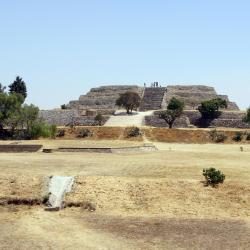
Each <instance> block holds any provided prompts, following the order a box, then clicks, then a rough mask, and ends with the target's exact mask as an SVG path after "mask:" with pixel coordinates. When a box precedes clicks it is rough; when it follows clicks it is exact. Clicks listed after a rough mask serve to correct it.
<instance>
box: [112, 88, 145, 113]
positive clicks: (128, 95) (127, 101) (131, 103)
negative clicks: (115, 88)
mask: <svg viewBox="0 0 250 250" xmlns="http://www.w3.org/2000/svg"><path fill="white" fill-rule="evenodd" d="M140 103H141V97H140V96H139V95H138V93H136V92H131V91H127V92H125V93H123V94H120V97H119V98H118V99H117V100H116V105H117V106H119V107H123V108H125V109H126V111H127V114H129V113H130V112H131V113H132V112H133V110H134V109H136V108H138V107H139V106H140Z"/></svg>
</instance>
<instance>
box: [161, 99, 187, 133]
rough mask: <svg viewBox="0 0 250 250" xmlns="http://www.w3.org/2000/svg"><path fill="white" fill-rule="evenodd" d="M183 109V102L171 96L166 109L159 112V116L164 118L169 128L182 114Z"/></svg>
mask: <svg viewBox="0 0 250 250" xmlns="http://www.w3.org/2000/svg"><path fill="white" fill-rule="evenodd" d="M183 109H184V102H182V101H180V100H178V99H177V98H175V97H173V98H172V99H171V100H170V102H169V104H168V106H167V110H165V111H162V112H160V114H159V118H160V119H163V120H165V122H166V123H167V124H168V127H169V128H170V129H171V128H172V127H173V124H174V122H175V120H176V119H177V118H179V117H180V116H181V115H182V112H183Z"/></svg>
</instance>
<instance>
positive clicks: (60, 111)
mask: <svg viewBox="0 0 250 250" xmlns="http://www.w3.org/2000/svg"><path fill="white" fill-rule="evenodd" d="M127 91H131V92H136V93H138V94H139V96H140V97H141V103H140V105H139V107H138V109H137V110H134V111H133V113H132V114H126V112H125V111H124V110H123V109H119V108H118V107H117V106H116V105H115V104H116V103H115V101H116V99H117V98H118V97H119V95H120V94H122V93H125V92H127ZM173 97H175V98H178V99H179V100H182V101H183V102H184V103H185V107H184V111H183V113H182V115H181V116H180V117H178V119H176V121H175V123H174V127H173V128H172V129H169V128H167V125H166V122H165V121H164V120H162V119H160V118H159V113H160V112H161V111H162V110H165V109H166V108H167V106H168V103H169V101H170V100H171V98H173ZM216 98H221V99H223V100H226V102H227V108H224V109H222V110H221V113H220V116H218V117H216V119H213V120H211V121H209V124H208V125H207V126H206V127H203V126H202V124H201V122H200V121H201V115H200V113H199V111H198V110H197V108H198V106H199V105H200V103H201V102H202V101H206V100H211V99H216ZM98 114H100V115H102V116H103V121H102V124H101V126H99V125H98V124H96V119H95V117H96V116H97V115H98ZM40 116H41V117H42V118H43V119H44V120H46V121H47V122H48V123H50V124H55V125H57V136H56V137H55V138H50V139H45V138H40V139H38V140H2V141H1V143H0V221H1V227H0V249H6V250H7V249H72V250H73V249H74V250H75V249H103V250H104V249H105V250H106V249H112V250H113V249H117V250H118V249H119V250H120V249H128V250H130V249H250V184H249V183H250V164H249V162H250V143H249V142H250V136H249V135H250V126H249V124H248V123H246V122H244V120H243V117H244V116H245V111H241V110H240V109H239V107H238V106H237V104H236V103H234V102H233V101H232V100H229V98H228V97H227V96H226V95H221V94H218V93H217V92H216V91H215V89H214V88H213V87H209V86H204V85H189V86H181V85H170V86H165V87H163V86H160V85H159V84H158V83H154V84H152V86H150V87H145V86H144V87H142V86H137V85H117V86H103V87H99V88H93V89H91V90H90V91H89V92H88V93H87V94H86V95H81V96H80V97H79V99H78V100H76V101H70V102H69V103H68V104H65V105H64V106H63V108H55V109H53V110H43V111H40ZM211 167H213V168H216V169H219V170H220V171H222V172H223V174H224V175H225V180H224V182H223V183H220V184H218V185H214V186H213V185H208V183H207V182H206V180H205V178H204V176H203V169H207V168H211Z"/></svg>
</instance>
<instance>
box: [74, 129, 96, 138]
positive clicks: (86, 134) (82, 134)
mask: <svg viewBox="0 0 250 250" xmlns="http://www.w3.org/2000/svg"><path fill="white" fill-rule="evenodd" d="M93 134H94V133H93V132H92V131H90V130H89V129H87V128H86V129H82V130H80V131H79V133H78V135H77V137H79V138H85V137H91V136H93Z"/></svg>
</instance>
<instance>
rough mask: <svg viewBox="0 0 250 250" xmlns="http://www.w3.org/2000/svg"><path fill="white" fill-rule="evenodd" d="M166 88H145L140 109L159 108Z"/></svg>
mask: <svg viewBox="0 0 250 250" xmlns="http://www.w3.org/2000/svg"><path fill="white" fill-rule="evenodd" d="M165 91H166V88H162V87H158V88H157V87H156V88H145V90H144V95H143V98H142V102H141V105H140V111H147V110H157V109H161V105H162V101H163V97H164V93H165Z"/></svg>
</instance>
